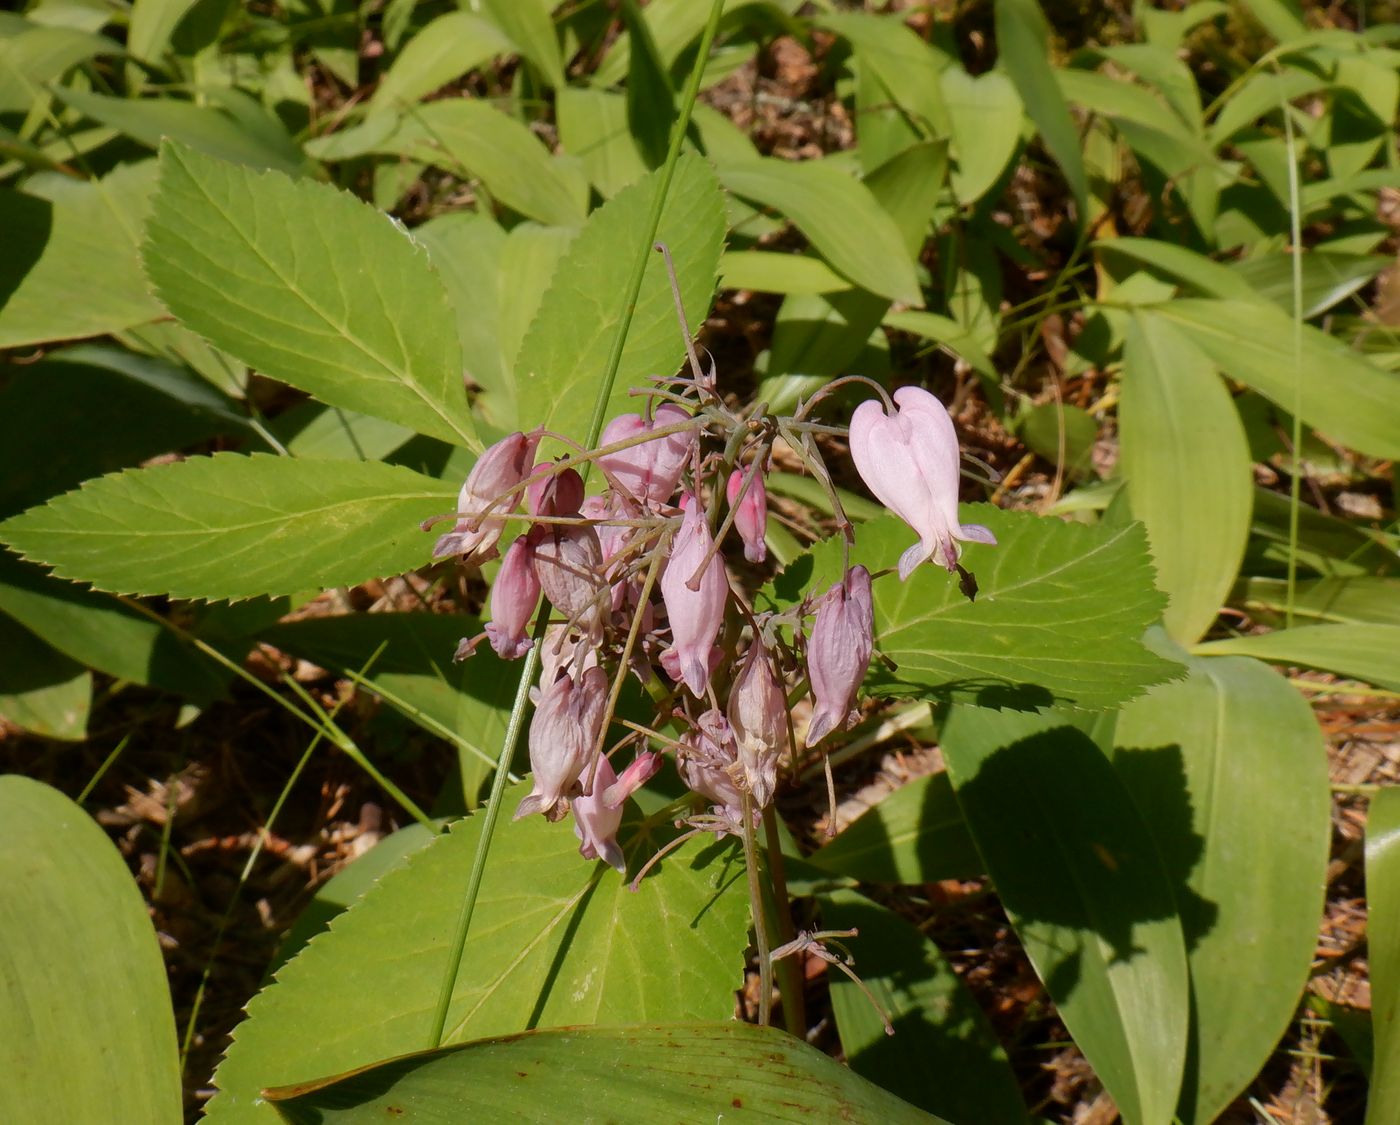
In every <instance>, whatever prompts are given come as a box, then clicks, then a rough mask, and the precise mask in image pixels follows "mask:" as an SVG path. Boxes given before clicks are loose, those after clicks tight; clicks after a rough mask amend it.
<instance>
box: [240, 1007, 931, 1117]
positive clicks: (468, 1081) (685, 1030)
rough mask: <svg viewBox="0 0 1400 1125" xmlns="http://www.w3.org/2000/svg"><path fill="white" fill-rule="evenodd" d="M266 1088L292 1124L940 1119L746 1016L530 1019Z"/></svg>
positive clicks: (803, 1044)
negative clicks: (329, 1075) (528, 1024)
mask: <svg viewBox="0 0 1400 1125" xmlns="http://www.w3.org/2000/svg"><path fill="white" fill-rule="evenodd" d="M272 1097H273V1098H274V1099H275V1100H274V1101H273V1104H274V1105H275V1106H276V1107H277V1109H278V1110H279V1111H280V1112H281V1113H282V1114H283V1118H282V1119H283V1120H286V1121H288V1122H291V1123H292V1125H311V1123H313V1122H316V1123H324V1125H353V1123H357V1122H378V1121H383V1120H386V1117H387V1118H393V1117H395V1116H398V1115H400V1114H402V1113H403V1112H404V1107H412V1110H411V1111H410V1112H412V1113H413V1114H414V1115H415V1120H421V1121H425V1122H426V1121H439V1122H449V1121H460V1120H461V1119H462V1115H463V1114H464V1113H465V1114H466V1115H467V1116H469V1117H470V1118H471V1119H473V1120H496V1121H504V1120H528V1121H550V1120H557V1119H558V1118H559V1116H560V1114H561V1107H563V1106H572V1107H574V1110H573V1111H572V1112H576V1113H580V1114H583V1115H585V1116H591V1115H592V1113H593V1112H594V1111H599V1110H602V1111H604V1112H605V1113H606V1117H607V1120H608V1121H610V1122H616V1123H617V1125H653V1123H654V1122H657V1121H725V1120H728V1119H729V1118H730V1117H734V1116H741V1117H743V1116H752V1117H754V1118H756V1119H758V1120H763V1121H801V1120H809V1119H815V1120H824V1119H833V1118H839V1119H841V1120H846V1121H887V1122H890V1123H891V1125H913V1123H915V1122H933V1123H934V1125H939V1122H940V1119H938V1118H933V1117H929V1116H928V1115H927V1114H925V1113H921V1112H920V1111H919V1110H917V1109H915V1108H914V1107H913V1106H911V1105H908V1104H907V1103H905V1102H901V1101H900V1100H899V1099H898V1098H896V1097H895V1096H894V1095H892V1094H888V1093H886V1092H885V1091H884V1090H881V1089H880V1088H879V1087H878V1086H874V1085H872V1084H871V1083H869V1082H867V1081H865V1079H863V1078H861V1077H860V1076H859V1075H856V1074H853V1073H851V1071H849V1070H847V1069H846V1068H845V1067H843V1066H842V1065H841V1064H840V1063H838V1062H836V1061H835V1060H834V1059H832V1058H829V1057H827V1056H826V1055H824V1054H822V1053H821V1052H820V1051H818V1050H817V1049H816V1048H815V1047H809V1046H808V1045H807V1044H806V1043H803V1042H802V1041H801V1040H800V1039H794V1038H793V1037H792V1036H790V1035H787V1034H785V1033H783V1032H781V1031H777V1030H776V1029H774V1028H769V1027H752V1026H750V1025H749V1024H743V1023H712V1024H692V1025H686V1024H681V1025H670V1026H659V1025H651V1026H642V1027H616V1028H613V1027H595V1028H570V1029H568V1030H566V1031H535V1032H529V1033H527V1034H524V1035H513V1036H509V1037H506V1038H498V1039H491V1040H487V1041H485V1042H480V1043H467V1044H463V1045H462V1046H459V1047H451V1048H448V1049H446V1050H442V1051H428V1052H424V1053H423V1054H418V1055H410V1056H408V1057H406V1058H401V1059H393V1060H390V1061H389V1062H386V1063H383V1064H382V1065H379V1066H375V1067H373V1068H371V1069H369V1070H366V1071H364V1072H363V1073H358V1074H350V1075H345V1076H343V1077H340V1078H335V1079H328V1080H326V1081H322V1082H304V1083H301V1084H300V1085H297V1086H293V1087H286V1088H283V1089H279V1090H276V1091H275V1092H273V1094H272ZM268 1120H273V1121H276V1120H278V1118H277V1117H276V1116H269V1118H268ZM942 1125H947V1123H946V1122H943V1123H942Z"/></svg>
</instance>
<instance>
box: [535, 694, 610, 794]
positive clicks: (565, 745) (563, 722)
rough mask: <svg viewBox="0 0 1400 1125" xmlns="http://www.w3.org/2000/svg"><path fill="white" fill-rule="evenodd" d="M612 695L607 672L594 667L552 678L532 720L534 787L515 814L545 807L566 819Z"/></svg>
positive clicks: (590, 758)
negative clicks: (575, 674)
mask: <svg viewBox="0 0 1400 1125" xmlns="http://www.w3.org/2000/svg"><path fill="white" fill-rule="evenodd" d="M607 701H608V676H607V673H606V672H604V671H603V670H602V669H601V668H589V669H588V670H587V671H585V672H584V673H583V674H582V675H581V676H579V678H578V683H577V685H575V682H574V680H573V678H572V677H570V676H567V675H565V676H560V677H559V678H558V679H557V680H555V681H554V682H553V683H550V684H548V685H547V686H546V687H545V689H544V693H543V694H542V695H541V697H540V701H539V706H538V707H537V708H536V709H535V714H534V717H533V718H532V719H531V720H530V769H531V771H532V772H533V773H534V775H535V788H534V789H533V791H531V793H530V795H529V796H528V797H526V798H525V799H524V800H523V801H521V802H520V806H519V807H518V808H517V809H516V810H515V819H516V820H519V819H520V818H521V817H525V816H529V815H530V814H531V813H537V812H538V813H544V816H545V819H546V820H561V819H563V816H564V814H565V813H566V812H567V811H568V799H569V798H570V797H575V796H577V795H578V793H579V777H580V775H581V774H582V773H583V771H584V770H585V769H587V768H588V765H589V762H590V761H591V760H592V757H593V746H594V744H595V743H596V742H597V741H598V733H599V731H600V730H601V729H602V726H603V709H604V707H606V706H607Z"/></svg>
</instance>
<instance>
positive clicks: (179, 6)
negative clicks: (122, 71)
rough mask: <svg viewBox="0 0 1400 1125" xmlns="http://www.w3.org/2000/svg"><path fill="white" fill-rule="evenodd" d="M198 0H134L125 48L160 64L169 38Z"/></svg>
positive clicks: (135, 54) (140, 57) (148, 60)
mask: <svg viewBox="0 0 1400 1125" xmlns="http://www.w3.org/2000/svg"><path fill="white" fill-rule="evenodd" d="M197 3H198V0H134V2H133V3H132V5H131V23H130V25H129V26H128V28H127V33H126V48H127V50H128V51H130V52H131V53H132V55H133V56H135V57H136V58H138V59H140V60H142V61H143V62H149V63H159V62H160V61H161V56H162V55H164V54H165V49H166V48H167V47H168V46H169V45H170V37H171V36H172V35H174V34H175V29H176V27H178V26H179V24H180V21H181V20H182V19H184V18H185V15H186V14H187V13H188V12H189V10H190V9H191V8H193V7H194V6H195V5H196V4H197Z"/></svg>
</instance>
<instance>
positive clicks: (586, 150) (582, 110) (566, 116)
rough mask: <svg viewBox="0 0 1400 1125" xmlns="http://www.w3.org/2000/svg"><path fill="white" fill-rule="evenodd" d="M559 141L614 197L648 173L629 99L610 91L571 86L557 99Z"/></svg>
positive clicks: (605, 194) (601, 191) (603, 191)
mask: <svg viewBox="0 0 1400 1125" xmlns="http://www.w3.org/2000/svg"><path fill="white" fill-rule="evenodd" d="M555 114H556V116H557V117H558V121H559V141H560V143H561V144H562V145H563V147H564V150H565V151H566V152H570V153H572V154H573V155H575V156H577V157H579V159H581V160H582V161H583V166H584V168H585V169H587V171H588V180H589V182H590V183H591V184H592V185H593V186H594V187H596V188H597V189H598V192H599V194H600V195H602V197H603V198H604V199H611V198H612V197H613V196H614V195H616V194H617V193H618V192H620V191H621V190H622V189H623V188H625V187H627V186H628V185H629V184H633V183H636V182H637V181H638V180H639V179H641V178H642V177H643V176H645V175H646V173H647V166H646V163H645V162H644V161H643V160H642V155H641V153H640V152H639V151H638V149H637V142H636V141H635V140H634V139H633V137H632V132H631V130H630V129H629V128H628V126H627V98H626V97H625V96H624V95H622V94H617V93H614V92H612V91H610V90H597V89H593V88H590V87H583V86H568V87H565V88H564V89H562V90H560V91H559V94H558V96H557V98H556V99H555Z"/></svg>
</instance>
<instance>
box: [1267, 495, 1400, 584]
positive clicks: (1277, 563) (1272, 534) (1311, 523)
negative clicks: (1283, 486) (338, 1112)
mask: <svg viewBox="0 0 1400 1125" xmlns="http://www.w3.org/2000/svg"><path fill="white" fill-rule="evenodd" d="M1290 516H1291V513H1290V510H1289V503H1288V497H1287V496H1281V495H1279V494H1278V493H1277V492H1273V491H1271V490H1269V489H1267V488H1257V489H1255V490H1254V526H1253V527H1251V528H1250V553H1251V558H1249V559H1246V560H1245V565H1246V566H1247V567H1248V566H1251V565H1253V566H1257V567H1260V568H1263V569H1264V572H1265V573H1271V574H1282V573H1283V572H1284V570H1285V568H1286V566H1287V559H1288V555H1289V523H1290ZM1297 557H1298V564H1299V565H1300V566H1304V567H1308V568H1310V569H1312V570H1315V571H1317V572H1318V573H1319V574H1323V575H1330V576H1336V577H1352V576H1358V577H1359V576H1365V575H1377V574H1386V573H1388V572H1391V571H1394V570H1395V569H1396V557H1395V549H1394V547H1393V546H1392V545H1390V544H1389V543H1388V541H1387V539H1386V537H1385V536H1383V535H1381V534H1379V533H1378V532H1375V531H1373V530H1371V529H1370V528H1368V527H1366V526H1365V525H1364V524H1358V523H1351V522H1349V521H1347V520H1340V519H1338V518H1337V517H1336V516H1328V515H1324V514H1323V513H1322V512H1319V511H1318V510H1317V509H1316V508H1314V507H1311V506H1310V505H1308V504H1303V505H1301V506H1300V508H1299V509H1298V550H1297ZM1255 573H1258V571H1255Z"/></svg>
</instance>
